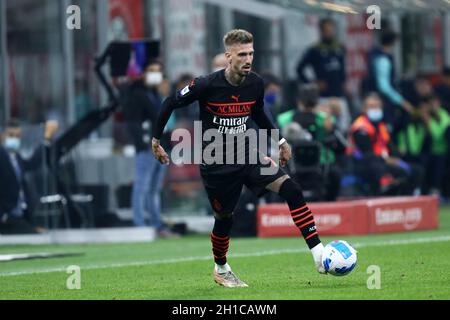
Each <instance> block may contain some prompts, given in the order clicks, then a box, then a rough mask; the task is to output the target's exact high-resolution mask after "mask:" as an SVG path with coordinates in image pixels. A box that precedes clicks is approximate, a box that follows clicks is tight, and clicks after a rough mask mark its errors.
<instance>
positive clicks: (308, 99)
mask: <svg viewBox="0 0 450 320" xmlns="http://www.w3.org/2000/svg"><path fill="white" fill-rule="evenodd" d="M318 99H319V90H318V88H317V86H316V85H315V84H310V85H304V86H302V87H301V89H300V93H299V99H298V102H297V103H298V104H297V106H298V107H297V108H298V109H297V111H296V112H295V113H294V115H293V119H292V120H293V122H294V123H298V124H299V125H300V127H301V128H304V129H305V130H307V131H308V132H309V133H310V134H311V135H312V138H313V140H314V141H317V142H319V143H320V146H321V148H320V164H321V165H322V166H326V167H327V170H325V173H324V176H325V177H324V178H325V182H326V195H325V200H327V201H334V200H336V198H337V196H338V195H339V187H340V179H341V172H340V170H339V168H338V166H337V165H336V164H335V163H336V157H335V154H334V152H333V150H332V149H331V148H330V146H329V144H328V141H330V140H329V139H330V137H332V136H333V132H334V130H335V121H336V120H335V118H334V117H333V116H332V115H331V114H329V113H327V112H323V111H320V110H318V108H317V107H318Z"/></svg>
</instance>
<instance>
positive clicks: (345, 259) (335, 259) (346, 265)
mask: <svg viewBox="0 0 450 320" xmlns="http://www.w3.org/2000/svg"><path fill="white" fill-rule="evenodd" d="M356 260H357V256H356V250H355V249H354V248H353V247H352V246H351V245H349V244H348V242H347V241H344V240H335V241H333V242H330V243H329V244H327V245H326V246H325V248H324V250H323V254H322V263H323V266H324V268H325V270H326V271H327V272H328V273H330V274H332V275H334V276H345V275H347V274H349V273H350V272H351V271H352V270H353V269H354V268H355V266H356Z"/></svg>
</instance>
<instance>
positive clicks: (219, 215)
mask: <svg viewBox="0 0 450 320" xmlns="http://www.w3.org/2000/svg"><path fill="white" fill-rule="evenodd" d="M214 217H215V218H216V219H218V220H228V219H231V218H232V217H233V212H230V213H227V212H216V211H214Z"/></svg>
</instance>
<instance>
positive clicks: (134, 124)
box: [123, 61, 176, 238]
mask: <svg viewBox="0 0 450 320" xmlns="http://www.w3.org/2000/svg"><path fill="white" fill-rule="evenodd" d="M163 80H164V76H163V72H162V64H161V63H160V62H159V61H151V62H150V63H148V65H147V67H146V68H145V72H144V74H143V75H142V77H141V80H138V81H135V82H133V83H132V84H131V85H130V87H129V88H128V90H127V91H126V94H125V98H124V99H123V101H124V102H123V104H124V108H123V114H124V118H125V123H126V128H127V131H128V133H129V135H130V137H131V139H132V141H133V144H134V147H135V150H136V170H135V179H134V183H133V191H132V195H131V204H132V209H133V223H134V225H135V226H137V227H143V226H149V225H151V226H153V227H154V228H155V229H156V230H157V232H158V235H159V236H160V237H164V238H166V237H173V236H176V235H175V234H173V233H172V232H170V231H169V230H167V229H166V228H165V227H164V225H163V222H162V220H161V189H162V183H163V180H164V176H165V172H166V167H165V166H163V165H161V164H160V163H159V162H158V161H157V160H156V159H155V158H154V157H153V155H152V152H151V136H150V135H151V131H152V125H153V124H154V123H155V121H156V119H157V116H158V114H159V112H160V109H161V103H162V97H161V93H162V92H161V91H160V88H161V85H162V84H163ZM166 140H167V139H166ZM146 216H149V219H146Z"/></svg>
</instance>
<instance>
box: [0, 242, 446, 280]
mask: <svg viewBox="0 0 450 320" xmlns="http://www.w3.org/2000/svg"><path fill="white" fill-rule="evenodd" d="M445 241H450V236H438V237H423V238H415V239H396V240H384V241H375V242H367V243H364V242H361V243H359V242H358V243H353V244H352V245H353V246H354V247H355V248H363V247H379V246H397V245H408V244H415V243H430V242H445ZM308 251H309V250H308V249H306V248H301V249H280V250H266V251H259V252H250V253H236V254H231V255H230V256H229V257H230V258H247V257H260V256H269V255H277V254H289V253H305V252H308ZM205 260H211V256H209V255H208V256H197V257H184V258H175V259H163V260H151V261H131V262H124V263H111V264H103V265H102V264H92V265H86V266H80V267H81V269H82V270H94V269H108V268H123V267H137V266H148V265H156V264H169V263H183V262H191V261H205ZM51 272H66V267H54V268H46V269H41V270H39V269H37V270H36V269H34V270H24V271H16V272H4V273H0V277H12V276H21V275H29V274H40V273H51Z"/></svg>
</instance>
